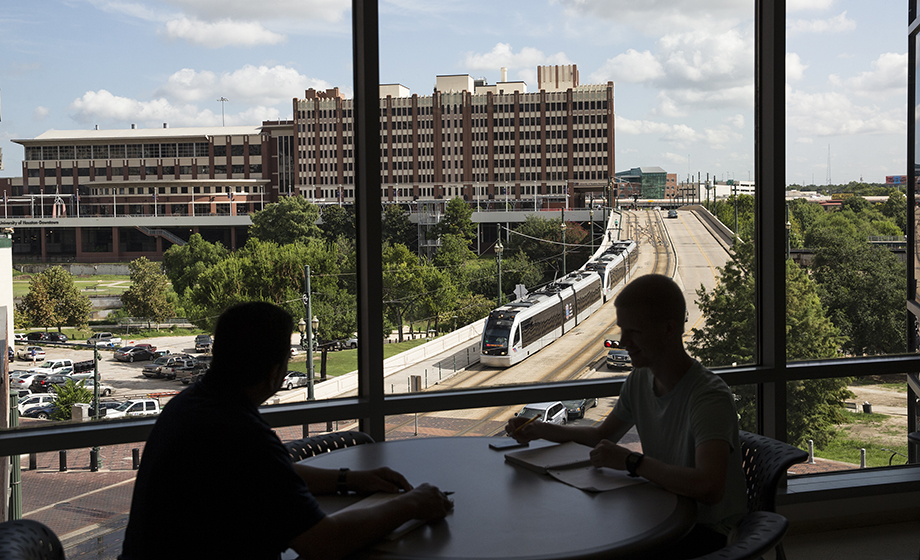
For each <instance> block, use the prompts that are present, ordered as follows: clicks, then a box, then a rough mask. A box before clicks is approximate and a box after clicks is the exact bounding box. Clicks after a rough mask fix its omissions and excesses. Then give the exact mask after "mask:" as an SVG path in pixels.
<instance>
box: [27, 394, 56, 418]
mask: <svg viewBox="0 0 920 560" xmlns="http://www.w3.org/2000/svg"><path fill="white" fill-rule="evenodd" d="M55 399H57V395H55V394H54V393H46V394H41V395H26V396H25V397H20V399H19V404H18V407H17V408H19V415H20V416H22V414H23V413H24V412H25V411H27V410H29V409H30V408H32V407H35V406H47V405H49V404H52V403H53V402H54V401H55Z"/></svg>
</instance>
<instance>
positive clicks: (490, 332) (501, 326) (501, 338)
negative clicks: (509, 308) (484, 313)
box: [482, 319, 513, 350]
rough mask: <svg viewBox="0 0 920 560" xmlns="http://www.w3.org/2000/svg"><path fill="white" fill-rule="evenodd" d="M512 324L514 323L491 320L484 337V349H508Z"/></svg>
mask: <svg viewBox="0 0 920 560" xmlns="http://www.w3.org/2000/svg"><path fill="white" fill-rule="evenodd" d="M512 324H513V323H512V321H506V320H501V319H489V322H488V323H487V324H486V331H485V334H484V336H483V337H482V349H483V350H486V349H494V348H507V347H508V339H509V338H510V337H511V325H512Z"/></svg>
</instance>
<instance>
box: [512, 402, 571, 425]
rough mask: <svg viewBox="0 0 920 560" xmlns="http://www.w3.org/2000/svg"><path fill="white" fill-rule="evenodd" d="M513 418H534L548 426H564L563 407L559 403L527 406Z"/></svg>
mask: <svg viewBox="0 0 920 560" xmlns="http://www.w3.org/2000/svg"><path fill="white" fill-rule="evenodd" d="M515 416H521V417H522V418H534V417H536V419H537V420H541V421H543V422H546V423H548V424H565V421H566V413H565V405H564V404H562V402H561V401H552V402H542V403H533V404H528V405H527V406H525V407H524V408H522V409H521V411H520V412H518V413H517V414H515Z"/></svg>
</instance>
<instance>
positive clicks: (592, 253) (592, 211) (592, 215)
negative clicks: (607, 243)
mask: <svg viewBox="0 0 920 560" xmlns="http://www.w3.org/2000/svg"><path fill="white" fill-rule="evenodd" d="M588 215H589V216H590V217H591V256H592V257H593V256H594V208H591V209H590V210H588Z"/></svg>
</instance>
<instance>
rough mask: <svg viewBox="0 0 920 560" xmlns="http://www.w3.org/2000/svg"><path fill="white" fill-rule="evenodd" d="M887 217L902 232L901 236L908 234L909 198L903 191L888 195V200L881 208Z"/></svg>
mask: <svg viewBox="0 0 920 560" xmlns="http://www.w3.org/2000/svg"><path fill="white" fill-rule="evenodd" d="M880 210H881V212H882V214H883V215H885V217H887V218H888V219H890V220H891V221H892V222H894V224H895V225H896V226H898V228H899V229H900V230H901V235H904V234H906V233H907V197H906V196H905V195H904V193H902V192H901V191H894V192H892V193H891V194H890V195H888V200H886V201H885V203H884V204H882V207H881V208H880Z"/></svg>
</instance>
